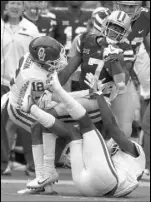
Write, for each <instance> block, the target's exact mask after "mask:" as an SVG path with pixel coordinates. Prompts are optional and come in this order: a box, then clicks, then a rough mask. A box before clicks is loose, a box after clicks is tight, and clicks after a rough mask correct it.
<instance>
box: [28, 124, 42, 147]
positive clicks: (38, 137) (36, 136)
mask: <svg viewBox="0 0 151 202" xmlns="http://www.w3.org/2000/svg"><path fill="white" fill-rule="evenodd" d="M31 138H32V144H33V145H38V144H42V125H41V124H40V123H38V122H35V123H34V124H33V125H32V126H31Z"/></svg>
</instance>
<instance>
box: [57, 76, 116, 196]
mask: <svg viewBox="0 0 151 202" xmlns="http://www.w3.org/2000/svg"><path fill="white" fill-rule="evenodd" d="M56 79H57V78H55V81H56ZM55 81H54V82H55ZM54 88H55V93H56V94H57V96H58V98H59V99H60V100H61V102H62V103H64V105H65V107H66V109H67V111H68V113H69V114H70V115H71V116H72V118H73V119H75V120H76V121H77V122H78V123H79V128H80V132H81V133H82V134H83V161H82V162H83V165H82V168H83V166H84V167H85V169H81V170H80V168H79V167H78V164H77V162H76V161H75V160H76V158H74V159H72V158H73V156H74V155H75V153H76V151H75V149H74V145H77V144H81V142H78V143H77V142H74V141H72V143H71V145H70V149H71V165H72V172H73V180H74V182H75V184H76V186H77V188H78V187H80V188H78V189H79V190H80V191H81V192H82V193H83V194H85V195H88V196H90V195H91V196H92V195H95V194H96V190H97V191H98V193H97V194H99V195H103V194H106V193H107V192H109V191H111V190H112V189H113V188H115V186H116V185H117V177H116V171H115V168H114V165H113V163H112V161H111V159H110V155H109V153H108V149H107V147H106V145H105V141H104V140H103V137H102V136H101V135H100V134H99V133H98V131H96V128H95V126H94V125H93V123H92V121H91V119H90V117H89V116H88V114H87V113H86V110H85V109H84V108H83V106H82V105H81V104H79V103H78V102H77V101H76V100H74V99H73V98H72V97H71V96H70V95H69V94H68V93H67V92H66V91H65V90H64V89H63V88H62V87H61V86H60V85H59V84H57V83H55V85H54ZM79 173H80V174H79ZM104 173H105V174H104ZM104 176H105V177H104ZM98 179H101V181H102V182H100V180H98ZM92 184H93V185H94V187H93V188H92ZM101 185H102V186H101ZM83 187H87V188H86V189H85V188H83Z"/></svg>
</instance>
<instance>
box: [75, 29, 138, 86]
mask: <svg viewBox="0 0 151 202" xmlns="http://www.w3.org/2000/svg"><path fill="white" fill-rule="evenodd" d="M118 46H119V48H121V49H122V50H123V55H124V61H133V60H134V53H133V50H132V48H131V45H129V44H128V43H127V42H124V43H121V44H118ZM106 47H108V44H107V42H106V40H105V38H103V37H102V40H101V42H99V45H98V44H97V42H96V35H95V34H93V33H83V34H81V35H80V36H79V40H78V44H77V51H78V52H80V54H81V56H82V62H81V75H80V81H79V82H80V88H81V89H88V86H87V85H86V84H85V83H84V80H85V76H86V73H89V72H91V73H92V74H95V75H96V76H97V77H98V78H99V80H102V79H104V78H106V80H105V83H108V82H111V81H113V78H112V76H111V75H110V74H109V72H108V70H107V68H106V66H105V65H104V61H103V52H104V48H106Z"/></svg>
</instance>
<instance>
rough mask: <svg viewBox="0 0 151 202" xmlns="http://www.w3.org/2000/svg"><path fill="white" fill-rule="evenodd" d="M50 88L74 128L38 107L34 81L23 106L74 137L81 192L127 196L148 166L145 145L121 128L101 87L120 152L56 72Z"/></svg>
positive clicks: (103, 111)
mask: <svg viewBox="0 0 151 202" xmlns="http://www.w3.org/2000/svg"><path fill="white" fill-rule="evenodd" d="M86 78H87V83H88V84H89V86H91V88H92V90H93V89H95V88H93V87H94V86H95V85H94V83H93V82H92V78H91V77H87V76H86ZM49 90H50V91H51V92H53V93H55V94H56V95H57V96H58V98H59V99H60V101H61V102H62V103H63V104H64V105H65V107H66V109H67V111H68V113H69V114H70V115H71V117H72V118H73V119H75V120H77V122H78V125H79V127H70V126H69V125H68V124H65V123H63V122H61V121H60V120H58V119H56V118H55V117H54V116H52V115H50V114H48V113H46V112H44V111H43V110H41V109H40V108H38V106H37V105H36V104H35V103H34V100H33V98H32V92H31V85H30V84H29V85H28V86H27V90H25V94H24V95H23V96H21V97H20V104H19V107H20V109H21V110H23V111H24V112H26V113H30V114H31V115H32V116H34V117H35V119H37V121H39V122H40V123H41V124H42V125H43V126H44V127H45V128H48V130H50V131H51V132H52V131H53V132H54V133H55V134H57V135H58V136H61V137H64V136H65V137H67V138H70V140H71V143H70V150H71V166H72V178H73V181H74V184H75V186H76V188H77V189H78V190H79V192H80V193H81V194H82V195H84V196H90V197H92V196H93V197H96V196H98V197H99V196H110V197H111V196H112V197H113V196H114V197H125V196H126V195H128V194H130V193H131V192H132V191H134V190H135V189H136V188H137V187H138V185H139V181H140V179H141V177H142V174H143V171H144V168H145V155H144V152H143V149H142V147H141V146H140V145H139V144H137V143H135V142H132V141H130V140H128V138H127V137H126V136H125V135H124V133H123V132H122V131H121V130H120V129H119V127H118V124H117V122H116V119H115V117H114V115H113V114H112V111H111V109H110V107H109V106H108V105H107V103H106V101H105V99H104V96H103V95H102V93H103V92H102V90H101V88H100V91H97V92H96V91H94V92H95V95H96V99H97V101H98V104H99V108H100V113H101V116H102V119H103V123H104V127H105V131H106V133H107V134H108V135H110V136H111V137H112V138H113V139H114V140H115V142H116V143H117V147H116V151H114V152H113V153H111V155H110V153H109V151H108V149H107V146H106V143H105V141H104V139H103V137H102V135H101V133H100V132H99V131H98V130H97V129H96V128H95V126H94V125H93V123H92V121H91V119H90V117H89V116H88V114H87V112H86V110H85V109H84V108H83V107H82V105H80V104H79V103H78V102H77V101H76V100H74V99H73V98H72V97H71V96H70V95H69V94H68V93H67V92H66V91H65V90H64V89H63V88H62V87H61V85H60V83H59V80H58V76H57V73H56V72H55V73H54V74H53V75H51V77H50V84H49ZM49 183H52V181H51V179H47V180H46V181H45V182H44V183H43V184H45V185H46V184H49ZM39 187H40V185H39ZM41 187H43V186H41Z"/></svg>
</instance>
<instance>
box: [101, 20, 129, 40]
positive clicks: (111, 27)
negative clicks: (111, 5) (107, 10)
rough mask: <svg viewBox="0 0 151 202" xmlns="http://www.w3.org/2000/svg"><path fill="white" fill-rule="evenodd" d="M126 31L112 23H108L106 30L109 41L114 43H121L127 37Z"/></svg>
mask: <svg viewBox="0 0 151 202" xmlns="http://www.w3.org/2000/svg"><path fill="white" fill-rule="evenodd" d="M126 33H127V32H126V30H125V29H124V28H123V27H121V26H119V25H116V24H114V23H112V22H108V23H107V26H106V30H105V36H106V38H107V39H108V40H110V41H112V43H119V42H121V41H122V40H123V39H124V38H125V35H126Z"/></svg>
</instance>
